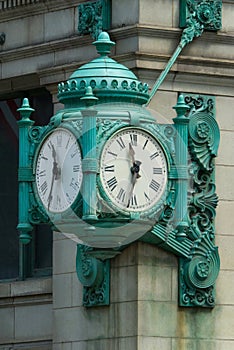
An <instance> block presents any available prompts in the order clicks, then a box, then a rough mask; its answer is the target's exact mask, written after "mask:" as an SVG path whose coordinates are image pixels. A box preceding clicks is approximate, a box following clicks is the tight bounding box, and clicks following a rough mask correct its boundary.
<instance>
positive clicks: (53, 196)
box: [35, 127, 82, 213]
mask: <svg viewBox="0 0 234 350" xmlns="http://www.w3.org/2000/svg"><path fill="white" fill-rule="evenodd" d="M81 182H82V170H81V150H80V146H79V144H78V141H77V138H76V136H75V135H74V134H73V133H72V132H71V131H70V130H68V129H66V128H62V127H60V128H57V129H55V131H53V132H52V133H50V134H49V135H48V136H47V137H46V138H45V139H44V141H43V142H42V144H41V147H40V149H39V152H38V155H37V158H36V165H35V184H36V190H37V194H38V196H39V198H40V200H41V202H42V204H43V207H44V208H45V209H46V210H47V211H48V212H49V213H62V212H64V211H66V210H67V209H68V208H69V207H71V206H72V204H73V203H74V202H75V200H76V198H77V196H78V194H79V191H80V187H81Z"/></svg>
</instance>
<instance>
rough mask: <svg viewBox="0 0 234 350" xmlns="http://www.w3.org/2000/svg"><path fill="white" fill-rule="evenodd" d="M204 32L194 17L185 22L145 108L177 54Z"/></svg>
mask: <svg viewBox="0 0 234 350" xmlns="http://www.w3.org/2000/svg"><path fill="white" fill-rule="evenodd" d="M203 31H204V26H203V25H202V24H200V23H199V22H198V21H197V20H196V18H194V17H190V18H189V19H188V21H187V27H186V28H185V29H184V30H183V32H182V35H181V39H180V43H179V45H178V46H177V48H176V50H175V51H174V53H173V55H172V57H171V58H170V60H169V61H168V63H167V65H166V67H165V68H164V70H163V71H162V72H161V74H160V76H159V77H158V79H157V81H156V83H155V84H154V86H153V88H152V91H151V93H150V96H149V99H148V102H147V103H146V105H145V106H148V105H149V103H150V101H151V100H152V98H153V97H154V95H155V94H156V92H157V91H158V88H159V87H160V85H161V84H162V83H163V81H164V79H165V78H166V76H167V74H168V72H169V71H170V69H171V67H172V66H173V64H174V63H175V61H176V60H177V57H178V56H179V54H180V53H181V51H182V50H183V48H184V47H185V46H186V45H187V44H188V43H190V42H191V41H193V39H194V38H197V37H199V36H201V35H202V33H203Z"/></svg>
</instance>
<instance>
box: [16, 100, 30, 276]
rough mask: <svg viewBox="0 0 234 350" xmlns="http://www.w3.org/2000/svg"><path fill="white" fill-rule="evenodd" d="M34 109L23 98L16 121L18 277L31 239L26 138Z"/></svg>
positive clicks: (27, 140) (28, 146)
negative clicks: (17, 138) (17, 120)
mask: <svg viewBox="0 0 234 350" xmlns="http://www.w3.org/2000/svg"><path fill="white" fill-rule="evenodd" d="M33 111H34V109H32V108H31V107H30V106H29V102H28V99H27V98H25V99H24V100H23V104H22V106H21V108H19V109H18V112H20V115H21V120H20V121H19V122H18V126H19V170H18V180H19V222H18V226H17V229H18V231H19V235H20V237H19V239H20V243H21V245H20V250H21V254H20V257H21V259H20V278H21V279H24V277H25V276H24V272H23V271H25V269H24V268H23V265H24V263H25V245H26V244H28V243H29V242H30V241H31V235H30V232H31V231H32V229H33V227H32V225H31V224H30V222H29V217H28V212H29V206H30V203H29V189H30V182H31V181H32V168H31V162H30V157H29V151H30V142H29V139H28V134H29V130H30V128H31V127H32V126H33V124H34V121H32V120H31V119H30V115H31V113H32V112H33Z"/></svg>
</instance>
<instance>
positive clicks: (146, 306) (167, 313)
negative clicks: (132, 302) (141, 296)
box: [138, 301, 177, 338]
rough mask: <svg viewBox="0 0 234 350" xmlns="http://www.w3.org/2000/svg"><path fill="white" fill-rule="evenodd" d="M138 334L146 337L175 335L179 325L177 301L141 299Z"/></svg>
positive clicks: (139, 303)
mask: <svg viewBox="0 0 234 350" xmlns="http://www.w3.org/2000/svg"><path fill="white" fill-rule="evenodd" d="M138 306H139V307H138V334H139V335H140V336H145V337H148V336H149V337H164V338H165V337H166V338H167V337H173V336H175V334H176V327H177V303H172V302H155V301H139V302H138Z"/></svg>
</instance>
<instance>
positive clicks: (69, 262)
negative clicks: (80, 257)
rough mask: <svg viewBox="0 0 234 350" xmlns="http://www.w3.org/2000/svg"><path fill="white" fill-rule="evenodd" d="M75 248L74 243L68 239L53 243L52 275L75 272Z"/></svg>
mask: <svg viewBox="0 0 234 350" xmlns="http://www.w3.org/2000/svg"><path fill="white" fill-rule="evenodd" d="M76 246H77V245H76V243H75V242H73V241H72V240H70V239H61V240H57V241H54V246H53V267H54V270H53V272H54V274H60V273H68V272H74V271H76Z"/></svg>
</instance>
